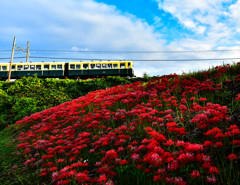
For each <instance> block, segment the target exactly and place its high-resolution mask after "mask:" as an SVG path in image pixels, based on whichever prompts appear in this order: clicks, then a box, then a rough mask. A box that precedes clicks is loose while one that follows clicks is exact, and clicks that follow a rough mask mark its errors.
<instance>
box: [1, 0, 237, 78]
mask: <svg viewBox="0 0 240 185" xmlns="http://www.w3.org/2000/svg"><path fill="white" fill-rule="evenodd" d="M0 17H1V18H0V25H1V27H0V55H1V56H0V59H1V60H0V62H9V61H10V60H9V59H3V58H10V57H11V49H12V43H13V38H14V36H16V45H17V46H19V47H22V48H24V49H25V48H26V45H27V41H29V42H30V54H31V57H55V58H75V59H110V60H111V59H126V60H134V68H135V74H136V75H137V76H141V75H142V74H143V73H147V74H149V75H164V74H170V73H178V74H181V73H182V71H184V72H189V71H196V70H201V69H208V68H209V67H212V66H216V65H221V64H222V63H223V62H224V63H232V62H233V61H239V60H240V59H235V60H234V59H231V60H223V58H240V21H239V17H240V0H196V1H193V0H181V1H180V0H31V1H30V0H5V1H3V0H1V1H0ZM6 50H7V51H6ZM40 50H48V51H40ZM53 50H54V51H53ZM211 50H220V51H211ZM63 51H64V52H63ZM90 51H114V52H99V53H97V52H90ZM119 51H124V52H119ZM132 51H138V52H135V53H134V52H132ZM139 51H144V52H139ZM153 51H154V52H153ZM157 51H167V52H157ZM176 51H177V52H176ZM179 51H187V52H179ZM190 51H191V52H190ZM196 51H198V52H196ZM206 51H207V52H206ZM14 56H15V57H22V56H25V54H24V53H23V52H20V51H16V52H15V55H14ZM145 59H146V60H147V61H137V60H145ZM182 59H219V60H211V61H208V60H205V61H187V60H186V61H184V60H183V61H182ZM20 60H24V59H18V58H15V59H14V61H15V62H17V61H20ZM31 60H32V61H42V60H45V61H52V60H53V59H47V58H46V59H42V58H32V59H31ZM55 60H56V61H66V60H64V59H55ZM151 60H156V61H151ZM157 60H158V61H157Z"/></svg>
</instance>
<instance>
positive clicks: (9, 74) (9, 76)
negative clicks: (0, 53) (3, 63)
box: [8, 36, 16, 81]
mask: <svg viewBox="0 0 240 185" xmlns="http://www.w3.org/2000/svg"><path fill="white" fill-rule="evenodd" d="M15 41H16V36H14V39H13V47H12V57H11V62H10V68H9V73H8V81H10V78H11V71H12V62H13V55H14V50H15Z"/></svg>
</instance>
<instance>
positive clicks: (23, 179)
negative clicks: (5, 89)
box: [0, 70, 239, 184]
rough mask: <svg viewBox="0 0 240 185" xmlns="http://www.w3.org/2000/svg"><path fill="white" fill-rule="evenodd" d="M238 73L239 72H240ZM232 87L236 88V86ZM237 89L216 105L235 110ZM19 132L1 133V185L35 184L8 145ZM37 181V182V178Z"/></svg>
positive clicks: (33, 174)
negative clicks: (233, 99) (234, 95)
mask: <svg viewBox="0 0 240 185" xmlns="http://www.w3.org/2000/svg"><path fill="white" fill-rule="evenodd" d="M236 71H238V72H239V70H236ZM236 71H234V72H233V73H229V74H227V73H225V74H224V75H222V76H221V77H220V78H219V77H216V79H213V80H214V81H215V82H217V81H218V82H219V83H221V82H224V81H225V80H227V79H231V78H232V76H234V75H235V73H236ZM210 73H213V74H214V73H215V71H214V70H210V71H209V74H207V75H209V76H210ZM189 76H192V77H194V78H197V79H199V80H202V79H201V78H202V75H200V72H199V73H192V74H189ZM224 83H225V82H224ZM232 85H233V86H234V85H235V84H232ZM235 89H236V88H230V85H229V84H226V86H225V89H223V91H222V92H221V94H219V99H218V100H216V103H219V102H221V105H227V106H228V107H230V108H233V106H234V105H233V104H232V102H231V101H230V100H231V99H232V97H231V96H232V94H233V93H235V92H234V91H235ZM230 112H232V111H230ZM19 132H20V131H19V130H16V129H15V128H13V127H10V128H5V129H4V130H2V131H1V132H0V184H32V183H34V182H29V181H28V178H31V179H34V178H33V177H37V175H36V172H34V171H32V172H30V173H29V172H28V173H27V171H26V169H24V168H22V161H21V159H20V158H18V157H17V155H16V151H15V150H14V148H15V145H14V144H11V145H8V144H9V143H10V142H11V141H12V140H13V139H15V138H16V137H17V136H18V135H19ZM14 165H17V166H18V167H17V169H15V170H11V168H12V166H14ZM11 171H12V172H11ZM26 173H27V175H26ZM29 176H31V177H29ZM35 179H36V180H37V178H35ZM36 183H37V181H36Z"/></svg>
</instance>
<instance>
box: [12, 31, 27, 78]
mask: <svg viewBox="0 0 240 185" xmlns="http://www.w3.org/2000/svg"><path fill="white" fill-rule="evenodd" d="M15 41H16V36H14V39H13V48H12V57H11V62H10V68H9V73H8V81H10V79H11V72H12V62H13V55H14V51H15V47H16V51H18V50H19V49H20V50H21V51H23V52H25V53H27V58H26V62H27V63H28V57H29V55H30V53H29V41H28V42H27V49H26V50H25V49H22V48H20V47H18V46H17V45H16V44H15Z"/></svg>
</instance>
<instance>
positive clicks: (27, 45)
mask: <svg viewBox="0 0 240 185" xmlns="http://www.w3.org/2000/svg"><path fill="white" fill-rule="evenodd" d="M28 56H29V41H28V42H27V59H26V62H27V63H28Z"/></svg>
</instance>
